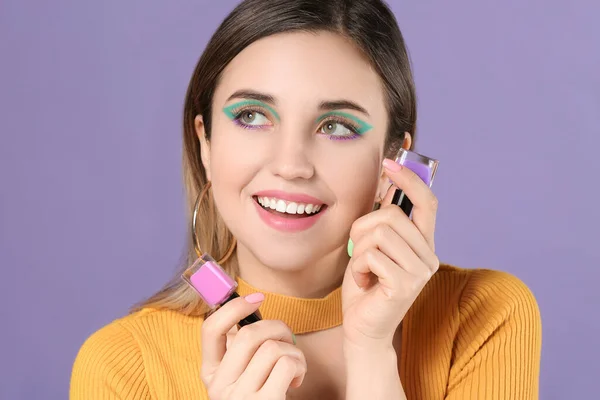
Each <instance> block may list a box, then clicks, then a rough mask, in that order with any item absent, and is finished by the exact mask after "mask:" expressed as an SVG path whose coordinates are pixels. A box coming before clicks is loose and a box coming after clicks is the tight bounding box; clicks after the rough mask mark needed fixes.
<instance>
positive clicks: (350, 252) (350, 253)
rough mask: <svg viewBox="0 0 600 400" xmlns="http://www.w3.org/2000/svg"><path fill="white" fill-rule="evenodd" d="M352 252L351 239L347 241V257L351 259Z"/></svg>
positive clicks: (352, 243)
mask: <svg viewBox="0 0 600 400" xmlns="http://www.w3.org/2000/svg"><path fill="white" fill-rule="evenodd" d="M353 251H354V242H353V241H352V239H348V256H349V257H352V252H353Z"/></svg>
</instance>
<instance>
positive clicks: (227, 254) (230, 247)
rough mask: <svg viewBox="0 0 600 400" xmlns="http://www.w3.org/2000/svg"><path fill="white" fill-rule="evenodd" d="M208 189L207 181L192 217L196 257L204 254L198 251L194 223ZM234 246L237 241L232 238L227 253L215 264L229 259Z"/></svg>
mask: <svg viewBox="0 0 600 400" xmlns="http://www.w3.org/2000/svg"><path fill="white" fill-rule="evenodd" d="M210 188H211V183H210V181H208V182H207V183H206V184H205V185H204V188H203V189H202V191H201V192H200V194H199V195H198V197H197V198H196V204H195V205H194V216H193V217H192V238H193V240H194V249H195V250H196V254H198V257H202V255H203V254H204V253H203V252H202V250H201V249H200V241H199V240H198V233H197V230H196V221H197V219H198V214H199V213H200V212H199V208H200V204H202V200H204V197H205V196H206V194H207V193H208V190H209V189H210ZM232 236H233V235H232ZM236 244H237V240H236V239H235V237H234V238H233V240H232V242H231V244H230V245H229V248H228V249H227V252H226V253H225V255H224V256H223V258H221V259H220V260H218V261H217V264H222V263H224V262H225V261H227V260H228V259H229V258H230V257H231V255H232V254H233V251H234V250H235V246H236Z"/></svg>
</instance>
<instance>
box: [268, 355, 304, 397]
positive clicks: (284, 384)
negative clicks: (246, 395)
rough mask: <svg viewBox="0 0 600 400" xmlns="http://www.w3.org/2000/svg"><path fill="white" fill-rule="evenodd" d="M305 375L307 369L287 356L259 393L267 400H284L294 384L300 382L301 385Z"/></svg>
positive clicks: (282, 358) (275, 368) (278, 363)
mask: <svg viewBox="0 0 600 400" xmlns="http://www.w3.org/2000/svg"><path fill="white" fill-rule="evenodd" d="M305 374H306V369H303V368H302V367H301V366H300V365H299V364H298V361H297V360H295V359H293V358H292V357H287V356H284V357H281V358H280V359H279V360H277V363H276V364H275V366H274V367H273V370H272V371H271V374H270V375H269V378H268V379H267V381H266V382H265V384H264V386H263V387H262V389H261V390H260V391H259V393H260V394H261V395H264V396H266V398H284V397H285V393H286V392H287V391H288V389H289V387H290V386H291V384H292V382H293V381H295V380H300V384H301V383H302V379H304V375H305ZM296 378H298V379H296Z"/></svg>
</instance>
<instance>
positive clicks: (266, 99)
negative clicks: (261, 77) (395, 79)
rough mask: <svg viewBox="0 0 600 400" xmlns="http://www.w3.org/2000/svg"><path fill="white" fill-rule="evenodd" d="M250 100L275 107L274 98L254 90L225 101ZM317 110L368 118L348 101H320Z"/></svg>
mask: <svg viewBox="0 0 600 400" xmlns="http://www.w3.org/2000/svg"><path fill="white" fill-rule="evenodd" d="M236 98H237V99H239V98H242V99H251V100H257V101H262V102H263V103H269V104H272V105H276V104H277V102H276V101H275V97H273V96H272V95H270V94H266V93H260V92H256V91H254V90H248V89H242V90H238V91H236V92H234V93H233V94H232V95H231V96H229V98H228V99H227V101H230V100H232V99H236ZM319 110H322V111H333V110H354V111H358V112H360V113H362V114H364V115H366V116H367V117H370V115H369V113H368V112H367V110H366V109H365V108H364V107H361V106H360V105H358V104H357V103H355V102H353V101H350V100H333V101H322V102H321V103H319Z"/></svg>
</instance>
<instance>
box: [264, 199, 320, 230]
mask: <svg viewBox="0 0 600 400" xmlns="http://www.w3.org/2000/svg"><path fill="white" fill-rule="evenodd" d="M252 203H254V206H255V207H256V211H257V212H258V215H259V216H260V218H261V219H262V220H263V222H264V223H265V224H266V225H267V226H269V227H271V228H273V229H275V230H278V231H281V232H286V233H293V232H301V231H305V230H307V229H309V228H310V227H312V226H313V225H314V224H316V223H317V221H318V220H319V218H321V215H323V214H325V212H327V207H325V209H322V210H321V211H319V212H318V213H316V214H312V215H309V216H306V217H302V218H286V217H284V216H281V215H278V214H275V213H271V212H269V211H267V210H265V209H264V208H262V206H261V205H260V204H258V202H256V201H252Z"/></svg>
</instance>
